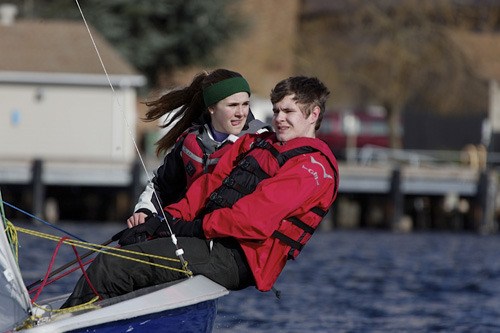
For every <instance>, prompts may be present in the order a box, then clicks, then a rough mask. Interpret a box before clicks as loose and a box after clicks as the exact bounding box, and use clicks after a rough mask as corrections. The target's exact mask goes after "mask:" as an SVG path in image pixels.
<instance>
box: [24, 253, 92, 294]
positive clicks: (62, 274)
mask: <svg viewBox="0 0 500 333" xmlns="http://www.w3.org/2000/svg"><path fill="white" fill-rule="evenodd" d="M92 261H94V259H93V258H92V259H90V260H88V261H86V262H84V263H83V265H84V266H87V265H88V264H90V263H91V262H92ZM79 269H81V268H80V267H73V268H72V269H70V270H67V271H65V272H62V273H60V274H58V275H56V276H55V277H53V278H52V279H50V280H48V281H47V283H46V284H45V286H48V285H49V284H51V283H54V282H56V281H58V280H60V279H62V278H63V277H65V276H67V275H69V274H71V273H73V272H74V271H76V270H79ZM38 289H40V287H36V288H33V289H31V290H29V293H30V294H33V293H35V292H36V291H38Z"/></svg>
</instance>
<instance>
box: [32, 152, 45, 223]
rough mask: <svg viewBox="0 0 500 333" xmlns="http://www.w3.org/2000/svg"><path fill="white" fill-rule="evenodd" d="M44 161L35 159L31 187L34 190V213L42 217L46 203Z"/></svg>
mask: <svg viewBox="0 0 500 333" xmlns="http://www.w3.org/2000/svg"><path fill="white" fill-rule="evenodd" d="M42 173H43V162H42V160H40V159H36V160H34V161H33V166H32V170H31V174H32V176H31V177H32V178H31V188H32V191H33V215H35V216H37V217H42V213H43V207H44V203H45V184H44V183H43V180H42Z"/></svg>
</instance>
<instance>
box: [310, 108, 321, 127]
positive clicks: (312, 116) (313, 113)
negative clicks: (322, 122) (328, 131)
mask: <svg viewBox="0 0 500 333" xmlns="http://www.w3.org/2000/svg"><path fill="white" fill-rule="evenodd" d="M320 112H321V109H320V108H319V106H315V107H314V108H313V109H312V111H311V114H310V115H309V119H310V120H311V123H316V121H317V120H318V118H319V114H320Z"/></svg>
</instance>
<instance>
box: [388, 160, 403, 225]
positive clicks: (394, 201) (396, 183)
mask: <svg viewBox="0 0 500 333" xmlns="http://www.w3.org/2000/svg"><path fill="white" fill-rule="evenodd" d="M389 199H390V207H391V210H390V216H389V221H390V223H391V229H392V230H398V227H399V225H400V223H401V221H402V217H403V204H404V200H403V192H402V191H401V169H400V167H399V166H398V167H396V168H395V169H394V170H392V175H391V193H390V194H389Z"/></svg>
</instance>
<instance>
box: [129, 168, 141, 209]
mask: <svg viewBox="0 0 500 333" xmlns="http://www.w3.org/2000/svg"><path fill="white" fill-rule="evenodd" d="M131 174H132V181H131V183H130V198H131V202H136V201H137V199H138V198H139V195H141V193H142V191H143V190H144V185H143V184H142V182H141V175H142V168H141V163H140V161H138V160H136V161H135V162H134V163H133V164H132V170H131Z"/></svg>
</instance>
